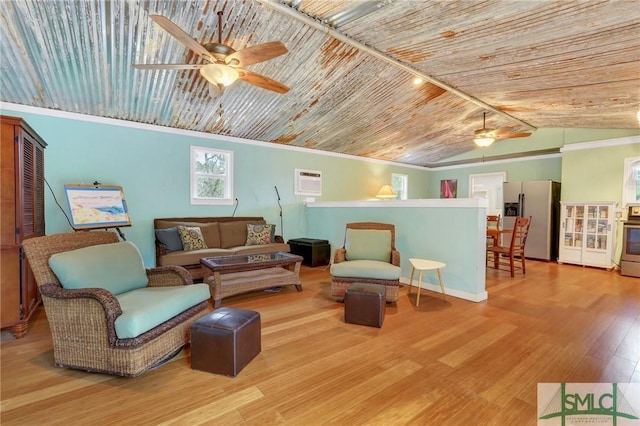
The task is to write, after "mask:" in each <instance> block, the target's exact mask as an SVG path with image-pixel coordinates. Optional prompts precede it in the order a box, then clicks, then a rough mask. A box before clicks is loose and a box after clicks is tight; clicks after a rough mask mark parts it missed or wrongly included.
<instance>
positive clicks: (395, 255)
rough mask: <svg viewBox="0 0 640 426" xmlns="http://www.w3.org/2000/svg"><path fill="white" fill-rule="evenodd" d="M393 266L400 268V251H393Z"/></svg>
mask: <svg viewBox="0 0 640 426" xmlns="http://www.w3.org/2000/svg"><path fill="white" fill-rule="evenodd" d="M391 264H392V265H395V266H400V252H399V251H398V250H391Z"/></svg>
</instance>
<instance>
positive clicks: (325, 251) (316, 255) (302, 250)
mask: <svg viewBox="0 0 640 426" xmlns="http://www.w3.org/2000/svg"><path fill="white" fill-rule="evenodd" d="M287 244H289V247H290V248H291V253H293V254H297V255H298V256H302V258H303V260H302V264H303V265H304V266H311V267H316V266H324V265H328V264H329V259H330V258H331V245H330V244H329V241H327V240H316V239H314V238H296V239H293V240H289V241H288V242H287Z"/></svg>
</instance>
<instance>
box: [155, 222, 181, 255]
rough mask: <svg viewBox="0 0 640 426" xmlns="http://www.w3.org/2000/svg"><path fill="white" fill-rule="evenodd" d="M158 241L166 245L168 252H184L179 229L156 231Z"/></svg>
mask: <svg viewBox="0 0 640 426" xmlns="http://www.w3.org/2000/svg"><path fill="white" fill-rule="evenodd" d="M156 239H157V240H158V241H160V242H161V243H162V244H164V245H165V247H166V248H167V252H171V251H180V250H182V240H181V239H180V234H178V228H177V227H175V226H174V227H173V228H166V229H156Z"/></svg>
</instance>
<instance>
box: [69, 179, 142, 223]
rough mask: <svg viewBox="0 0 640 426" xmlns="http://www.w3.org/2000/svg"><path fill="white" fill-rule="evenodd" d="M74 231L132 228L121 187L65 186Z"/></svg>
mask: <svg viewBox="0 0 640 426" xmlns="http://www.w3.org/2000/svg"><path fill="white" fill-rule="evenodd" d="M64 191H65V193H66V195H67V202H68V203H69V210H70V211H71V222H72V227H73V229H91V228H117V227H122V226H131V220H130V218H129V211H128V210H127V202H126V200H125V198H124V192H123V190H122V187H121V186H112V185H72V184H70V185H65V186H64Z"/></svg>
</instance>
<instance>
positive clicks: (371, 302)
mask: <svg viewBox="0 0 640 426" xmlns="http://www.w3.org/2000/svg"><path fill="white" fill-rule="evenodd" d="M386 292H387V287H385V286H384V285H382V284H368V283H353V284H350V285H349V287H347V289H346V290H345V292H344V322H346V323H350V324H360V325H368V326H370V327H378V328H380V327H382V323H383V322H384V314H385V312H386V301H387V300H386Z"/></svg>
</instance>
